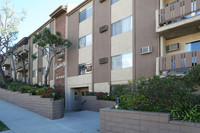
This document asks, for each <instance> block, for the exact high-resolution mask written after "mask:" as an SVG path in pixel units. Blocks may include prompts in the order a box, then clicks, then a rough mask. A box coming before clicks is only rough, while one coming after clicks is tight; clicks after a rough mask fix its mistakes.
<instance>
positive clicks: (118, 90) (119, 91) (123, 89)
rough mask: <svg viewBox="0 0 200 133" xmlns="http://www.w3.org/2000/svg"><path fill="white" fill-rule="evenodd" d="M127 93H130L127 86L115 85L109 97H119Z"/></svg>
mask: <svg viewBox="0 0 200 133" xmlns="http://www.w3.org/2000/svg"><path fill="white" fill-rule="evenodd" d="M128 92H130V89H129V88H128V86H127V85H116V86H114V89H113V91H112V92H111V95H113V96H121V95H124V94H127V93H128Z"/></svg>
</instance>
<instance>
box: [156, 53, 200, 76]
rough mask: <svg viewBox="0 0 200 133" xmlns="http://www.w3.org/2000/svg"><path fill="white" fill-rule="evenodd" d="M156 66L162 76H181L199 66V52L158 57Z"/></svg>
mask: <svg viewBox="0 0 200 133" xmlns="http://www.w3.org/2000/svg"><path fill="white" fill-rule="evenodd" d="M157 64H158V66H157V67H159V72H160V73H162V74H166V73H170V74H183V73H184V72H185V71H188V70H190V69H191V68H192V67H194V66H197V65H198V64H200V50H198V51H191V52H184V53H177V54H173V55H166V56H163V57H159V58H158V59H157ZM157 69H158V68H157Z"/></svg>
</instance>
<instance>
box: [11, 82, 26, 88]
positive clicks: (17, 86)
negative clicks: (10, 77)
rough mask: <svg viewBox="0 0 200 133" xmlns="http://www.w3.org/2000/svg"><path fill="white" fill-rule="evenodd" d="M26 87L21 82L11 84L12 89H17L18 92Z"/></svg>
mask: <svg viewBox="0 0 200 133" xmlns="http://www.w3.org/2000/svg"><path fill="white" fill-rule="evenodd" d="M24 85H26V84H25V83H23V82H20V81H15V82H12V83H10V84H9V86H10V88H16V89H17V90H18V89H19V88H20V87H22V86H24Z"/></svg>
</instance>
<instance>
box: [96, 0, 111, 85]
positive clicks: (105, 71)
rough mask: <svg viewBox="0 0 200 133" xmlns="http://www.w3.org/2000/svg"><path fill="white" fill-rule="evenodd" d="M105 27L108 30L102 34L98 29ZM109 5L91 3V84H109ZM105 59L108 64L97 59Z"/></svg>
mask: <svg viewBox="0 0 200 133" xmlns="http://www.w3.org/2000/svg"><path fill="white" fill-rule="evenodd" d="M104 25H107V26H109V29H108V30H107V31H105V32H103V33H100V32H99V28H100V27H102V26H104ZM110 25H111V5H110V1H109V0H107V1H104V2H102V3H100V2H99V1H98V0H97V1H93V82H94V83H102V82H109V83H110V77H111V75H110V73H111V70H110V64H111V63H110V56H111V44H110V43H111V37H110V33H111V32H110ZM104 57H107V58H108V63H106V64H100V63H99V59H101V58H104Z"/></svg>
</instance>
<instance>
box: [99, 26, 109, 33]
mask: <svg viewBox="0 0 200 133" xmlns="http://www.w3.org/2000/svg"><path fill="white" fill-rule="evenodd" d="M107 30H108V25H104V26H102V27H100V28H99V32H100V33H103V32H105V31H107Z"/></svg>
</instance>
